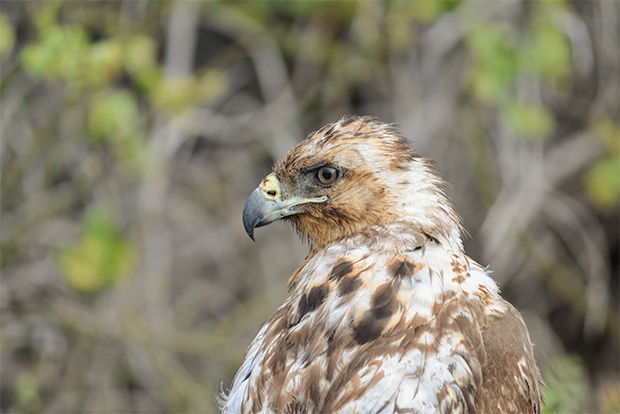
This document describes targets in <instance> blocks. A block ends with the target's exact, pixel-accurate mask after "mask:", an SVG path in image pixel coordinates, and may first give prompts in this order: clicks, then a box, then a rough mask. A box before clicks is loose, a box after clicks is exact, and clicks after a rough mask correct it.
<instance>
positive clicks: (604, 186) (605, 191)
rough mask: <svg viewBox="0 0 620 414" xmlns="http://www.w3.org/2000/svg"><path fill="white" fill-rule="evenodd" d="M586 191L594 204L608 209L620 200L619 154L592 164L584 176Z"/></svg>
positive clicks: (602, 208)
mask: <svg viewBox="0 0 620 414" xmlns="http://www.w3.org/2000/svg"><path fill="white" fill-rule="evenodd" d="M584 185H585V188H586V192H587V194H588V196H589V197H590V199H591V200H592V202H593V203H594V205H596V206H597V207H598V208H600V209H601V210H603V211H609V210H611V209H612V208H614V207H616V206H617V205H618V202H619V201H620V156H619V155H618V154H614V155H610V156H608V157H605V158H603V159H602V160H600V161H598V162H597V163H596V164H594V165H593V166H592V167H591V168H590V169H589V170H588V172H587V173H586V174H585V176H584Z"/></svg>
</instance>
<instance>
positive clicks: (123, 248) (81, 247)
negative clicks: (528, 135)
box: [57, 210, 136, 293]
mask: <svg viewBox="0 0 620 414" xmlns="http://www.w3.org/2000/svg"><path fill="white" fill-rule="evenodd" d="M82 227H83V234H82V237H81V238H80V240H79V241H78V242H77V243H76V244H75V245H74V246H71V247H65V248H62V249H60V251H59V253H58V256H57V261H58V264H59V266H60V268H61V270H62V271H63V274H64V276H65V280H66V281H67V283H68V284H69V285H70V286H71V287H72V288H74V289H75V290H77V291H80V292H89V293H93V292H98V291H100V290H102V289H104V288H106V287H108V286H111V285H112V284H114V283H115V282H116V281H118V280H120V279H121V278H122V277H124V276H127V275H128V274H129V273H130V272H131V271H132V270H133V268H134V267H135V262H136V260H135V252H134V249H133V247H132V246H131V244H129V243H128V242H126V241H125V240H124V239H123V238H122V237H121V236H120V234H119V233H118V231H117V230H116V228H115V226H114V222H113V220H112V217H111V215H110V214H108V213H105V212H101V211H96V210H95V211H90V212H88V213H87V214H86V216H85V219H84V221H83V224H82Z"/></svg>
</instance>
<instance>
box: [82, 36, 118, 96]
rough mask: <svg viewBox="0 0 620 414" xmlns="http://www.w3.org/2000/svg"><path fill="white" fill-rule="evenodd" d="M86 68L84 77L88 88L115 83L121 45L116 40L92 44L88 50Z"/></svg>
mask: <svg viewBox="0 0 620 414" xmlns="http://www.w3.org/2000/svg"><path fill="white" fill-rule="evenodd" d="M89 52H90V53H89V57H90V59H89V61H88V68H87V70H86V73H85V76H86V77H87V78H88V84H89V86H97V87H101V86H103V85H105V84H107V83H111V82H113V81H115V80H116V79H117V78H118V76H119V74H120V69H121V59H122V57H123V45H122V44H121V43H120V41H118V40H102V41H99V42H97V43H93V44H92V46H91V47H90V50H89Z"/></svg>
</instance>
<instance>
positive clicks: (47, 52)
mask: <svg viewBox="0 0 620 414" xmlns="http://www.w3.org/2000/svg"><path fill="white" fill-rule="evenodd" d="M88 47H89V43H88V39H87V36H86V34H85V33H84V30H83V29H82V28H81V27H78V26H69V27H52V28H49V29H48V30H46V31H45V35H42V36H40V38H39V39H38V40H37V42H35V43H31V44H29V45H27V46H26V47H25V48H24V50H23V52H22V55H21V58H22V62H23V64H24V69H25V70H26V71H27V72H29V73H30V74H31V75H32V76H35V77H40V78H43V79H47V80H56V79H59V78H64V79H67V81H68V82H69V85H70V86H73V87H79V86H81V85H82V84H83V83H84V81H85V80H86V73H85V71H84V69H85V68H86V66H87V64H88V62H87V59H84V57H85V56H88Z"/></svg>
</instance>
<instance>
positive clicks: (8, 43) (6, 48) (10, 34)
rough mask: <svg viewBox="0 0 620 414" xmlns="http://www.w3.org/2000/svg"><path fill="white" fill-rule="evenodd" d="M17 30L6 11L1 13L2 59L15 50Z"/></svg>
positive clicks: (0, 53)
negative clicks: (12, 25) (14, 28)
mask: <svg viewBox="0 0 620 414" xmlns="http://www.w3.org/2000/svg"><path fill="white" fill-rule="evenodd" d="M14 43H15V31H14V30H13V27H11V23H9V19H8V18H7V17H6V15H5V14H4V13H0V59H2V58H4V56H5V55H6V54H8V53H9V52H11V50H13V44H14Z"/></svg>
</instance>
